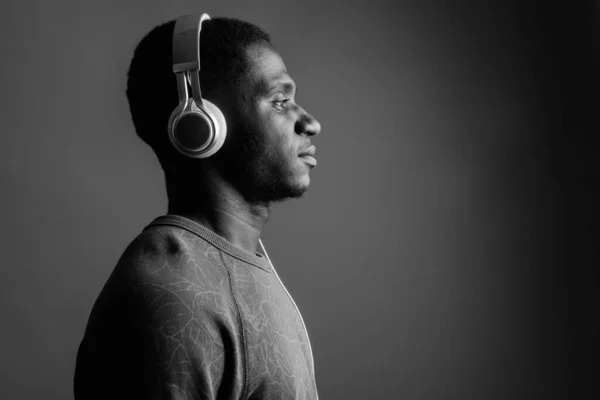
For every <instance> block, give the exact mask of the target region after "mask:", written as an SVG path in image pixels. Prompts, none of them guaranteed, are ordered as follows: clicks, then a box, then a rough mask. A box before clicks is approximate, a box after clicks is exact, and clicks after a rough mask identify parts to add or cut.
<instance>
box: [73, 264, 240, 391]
mask: <svg viewBox="0 0 600 400" xmlns="http://www.w3.org/2000/svg"><path fill="white" fill-rule="evenodd" d="M150 272H151V273H149V274H146V275H144V276H143V277H142V278H141V279H137V278H136V284H135V285H133V286H131V287H130V288H129V289H128V290H125V291H123V290H119V292H120V293H121V295H119V296H118V298H113V297H112V296H110V294H106V293H103V294H101V298H103V299H110V300H103V301H102V302H100V303H99V304H98V305H97V306H95V309H94V310H93V311H92V317H91V319H90V323H89V325H88V329H87V331H86V335H85V337H84V341H83V342H82V344H81V346H80V349H79V353H78V359H77V369H76V374H75V398H76V399H77V400H83V399H108V398H110V399H127V400H132V399H144V400H147V399H153V400H180V399H181V400H183V399H186V400H213V399H214V400H233V399H239V398H240V397H241V395H242V394H243V393H242V392H243V388H244V382H243V371H242V351H241V343H240V340H239V339H240V338H239V336H238V333H237V332H238V329H237V326H238V325H237V323H238V320H237V316H236V315H235V314H233V313H232V312H231V311H230V307H229V306H228V304H229V303H228V299H227V296H226V292H225V291H223V290H214V289H216V288H214V287H211V286H210V285H208V286H207V285H203V284H202V283H199V282H194V281H193V280H190V279H189V277H186V276H181V275H178V274H174V273H173V269H172V268H165V269H157V270H152V271H150ZM199 285H201V286H202V285H203V286H202V287H199ZM109 286H110V285H109ZM123 293H125V294H124V295H123Z"/></svg>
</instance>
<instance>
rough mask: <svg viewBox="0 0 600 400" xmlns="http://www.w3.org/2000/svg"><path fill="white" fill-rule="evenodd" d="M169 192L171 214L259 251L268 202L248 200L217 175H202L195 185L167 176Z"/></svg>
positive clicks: (235, 243) (242, 247)
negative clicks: (187, 219) (170, 178)
mask: <svg viewBox="0 0 600 400" xmlns="http://www.w3.org/2000/svg"><path fill="white" fill-rule="evenodd" d="M213 172H214V171H213ZM169 181H171V182H169ZM167 191H168V195H169V210H168V212H169V214H176V215H181V216H183V217H186V218H189V219H191V220H193V221H195V222H198V223H199V224H201V225H203V226H205V227H206V228H208V229H210V230H211V231H213V232H214V233H216V234H217V235H219V236H221V237H223V238H225V239H227V240H228V241H229V242H231V243H232V244H233V245H234V246H236V247H239V248H241V249H243V250H245V251H247V252H249V253H251V254H255V253H256V250H257V248H258V240H259V239H260V235H261V232H262V229H263V226H264V225H265V223H266V222H267V219H268V217H269V205H268V204H250V203H248V202H247V201H246V200H245V199H244V197H243V196H242V195H241V194H240V193H239V191H238V190H236V189H235V188H234V187H233V186H232V185H231V184H229V183H228V182H227V181H225V180H224V179H223V178H222V177H221V176H220V175H218V174H203V177H202V178H201V179H200V180H199V182H197V183H196V182H194V184H190V183H182V182H177V181H175V182H173V180H169V179H168V178H167Z"/></svg>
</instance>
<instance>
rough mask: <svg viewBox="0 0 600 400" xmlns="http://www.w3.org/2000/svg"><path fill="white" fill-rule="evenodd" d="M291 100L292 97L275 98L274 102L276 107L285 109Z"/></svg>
mask: <svg viewBox="0 0 600 400" xmlns="http://www.w3.org/2000/svg"><path fill="white" fill-rule="evenodd" d="M289 102H290V99H283V100H274V101H273V102H272V103H273V105H274V106H275V108H276V109H278V110H283V109H285V108H287V105H288V103H289Z"/></svg>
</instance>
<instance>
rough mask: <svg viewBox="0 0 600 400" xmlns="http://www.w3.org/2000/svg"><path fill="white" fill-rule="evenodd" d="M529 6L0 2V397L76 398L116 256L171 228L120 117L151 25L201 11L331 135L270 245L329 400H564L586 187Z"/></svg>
mask: <svg viewBox="0 0 600 400" xmlns="http://www.w3.org/2000/svg"><path fill="white" fill-rule="evenodd" d="M499 3H501V4H499ZM513 3H514V4H513ZM527 4H529V3H527ZM539 10H540V9H538V8H537V6H536V5H531V6H530V5H527V6H526V5H525V3H524V2H512V3H511V2H467V1H464V2H454V3H453V2H442V1H440V2H436V3H432V2H416V1H414V2H407V1H406V2H379V1H349V2H344V3H335V2H322V1H316V0H311V1H308V0H307V1H296V2H284V1H278V2H276V1H265V2H250V1H238V2H234V1H223V0H222V1H218V2H217V1H214V2H198V1H183V0H180V1H155V0H152V1H151V0H143V1H142V0H127V1H95V2H89V1H77V0H57V1H42V0H31V1H28V2H21V3H18V4H17V3H16V2H13V3H11V4H10V5H8V6H7V7H6V8H5V9H4V10H3V11H2V24H1V26H2V28H1V29H2V39H1V54H2V63H1V68H2V73H1V79H2V86H1V87H2V93H1V94H0V96H1V97H0V105H1V110H0V111H1V113H2V121H3V124H2V138H3V140H2V145H1V146H0V166H1V169H0V174H1V175H0V177H1V185H2V186H1V187H2V188H1V191H2V195H1V197H0V210H1V211H2V213H3V219H2V227H1V228H0V232H1V235H2V236H1V237H0V239H1V240H0V251H1V255H2V259H3V263H2V268H1V276H0V299H1V303H0V307H1V309H0V311H1V317H0V318H1V322H0V351H1V353H0V354H1V356H0V359H1V364H0V368H1V371H0V382H1V385H0V386H1V387H2V394H0V397H2V398H6V399H12V398H14V399H34V398H46V399H64V398H71V397H72V389H71V388H72V377H73V370H74V362H75V355H76V350H77V347H78V345H79V341H80V340H81V338H82V335H83V331H84V328H85V325H86V322H87V317H88V314H89V312H90V309H91V306H92V304H93V302H94V300H95V298H96V296H97V295H98V293H99V291H100V289H101V287H102V285H103V283H104V281H105V280H106V279H107V277H108V275H109V274H110V272H111V270H112V268H113V267H114V265H115V263H116V261H117V259H118V257H119V256H120V255H121V253H122V251H123V250H124V249H125V247H126V245H127V244H128V243H129V241H130V240H131V239H133V237H135V235H137V234H138V233H139V232H140V230H141V229H142V228H143V227H144V226H145V224H147V223H148V222H149V221H150V220H151V219H153V218H154V217H155V216H157V215H160V214H162V213H164V212H165V211H166V195H165V190H164V187H163V185H164V183H163V178H162V173H161V170H160V167H159V165H158V163H157V161H156V160H155V158H154V155H153V154H152V152H151V150H150V149H149V148H147V147H146V146H145V145H144V144H143V143H142V142H141V141H140V140H139V139H138V138H137V137H136V136H135V134H134V131H133V126H132V123H131V121H130V119H129V114H128V107H127V103H126V98H125V95H124V87H125V73H126V69H127V66H128V63H129V60H130V57H131V54H132V50H133V48H134V46H135V44H136V43H137V41H138V40H139V39H140V38H141V37H142V36H143V35H144V34H145V32H147V31H148V30H149V29H150V28H151V27H152V26H154V25H156V24H158V23H160V22H162V21H165V20H167V19H171V18H174V17H176V16H178V15H180V14H184V13H192V12H202V11H204V12H208V13H210V14H211V15H213V16H230V17H238V18H241V19H245V20H248V21H250V22H253V23H256V24H258V25H259V26H261V27H262V28H264V29H265V30H266V31H268V32H269V33H271V35H272V36H273V38H274V43H275V46H276V48H277V49H278V50H279V51H280V53H281V54H282V56H283V58H284V60H285V62H286V64H287V67H288V69H289V71H290V73H291V75H292V77H293V78H294V79H295V80H296V82H297V84H298V87H299V95H298V99H299V101H300V102H301V104H303V105H304V106H305V107H306V108H307V110H308V111H309V112H311V113H312V114H313V115H314V116H315V117H317V118H318V119H319V121H320V122H321V124H322V126H323V131H322V134H321V136H319V137H318V138H316V139H315V141H314V142H315V143H316V145H317V148H318V151H317V156H318V160H319V165H318V167H317V168H316V169H315V170H314V172H313V179H312V185H311V190H310V191H309V192H308V194H307V195H306V196H305V197H304V198H303V199H302V200H300V201H290V202H287V203H284V204H280V205H277V206H275V207H274V209H273V213H272V217H271V220H270V221H269V224H268V225H267V228H266V231H265V232H264V236H263V238H264V241H265V243H266V246H267V249H268V251H269V254H270V256H271V259H272V260H273V262H274V264H275V266H276V267H277V268H278V271H279V274H280V276H281V277H282V279H283V280H284V282H285V283H286V284H287V286H288V288H289V289H290V291H291V293H292V294H293V295H294V297H295V299H296V302H297V303H298V304H299V306H300V308H301V310H302V312H303V316H304V319H305V321H306V323H307V326H308V330H309V333H310V337H311V341H312V346H313V351H314V355H315V364H316V373H317V380H318V386H319V390H320V396H321V399H323V400H327V399H351V398H352V399H401V398H402V399H517V398H519V399H521V398H523V399H547V398H555V397H554V396H556V397H557V398H558V396H559V393H562V391H563V390H566V388H568V387H569V385H570V384H571V383H570V382H571V376H570V373H569V371H570V370H571V366H572V365H571V366H569V364H568V362H567V361H566V360H567V356H568V355H569V354H570V349H571V347H572V341H573V337H572V336H573V335H572V333H570V328H571V327H572V326H573V324H572V323H571V322H570V318H571V317H570V313H569V297H570V296H571V293H572V291H573V290H572V289H573V286H572V285H573V278H572V276H571V275H565V276H563V275H562V274H563V273H564V272H565V270H564V269H563V267H562V264H561V262H559V260H562V258H561V257H564V255H563V251H562V250H559V249H561V243H562V245H565V242H563V240H564V238H563V235H564V230H563V228H564V226H565V225H569V224H570V221H571V219H569V218H568V216H567V217H565V215H566V214H565V212H567V211H565V210H567V209H571V208H572V207H571V208H570V205H569V204H570V203H569V204H567V203H568V198H569V196H576V195H577V193H576V191H577V190H579V186H577V185H575V186H574V188H570V189H569V188H565V187H564V185H565V182H572V181H570V180H568V179H565V178H564V176H565V173H563V172H561V171H564V169H563V166H564V165H566V164H568V162H567V161H564V162H563V161H560V160H561V156H560V154H562V153H561V152H562V150H561V149H563V146H562V145H561V143H560V140H559V139H558V138H559V137H560V135H559V134H558V133H556V132H558V130H557V126H562V125H561V124H565V122H564V118H562V117H560V115H563V114H564V113H563V114H561V111H562V112H564V111H565V108H564V102H565V100H564V99H563V93H564V90H565V89H564V86H565V84H564V81H565V78H564V76H563V75H561V74H563V72H564V71H562V70H561V69H560V68H561V67H560V65H561V64H560V63H557V61H559V60H560V57H561V54H558V53H556V52H555V51H554V49H555V44H556V43H558V42H555V37H554V36H552V34H551V33H550V32H551V31H552V29H550V28H551V26H550V25H551V22H552V21H553V20H552V18H554V17H555V16H552V17H548V14H547V8H546V11H544V10H543V9H542V10H541V11H539ZM553 10H554V9H553ZM554 11H556V10H554ZM557 15H558V14H557ZM557 29H559V30H560V29H564V30H566V29H565V28H564V27H562V28H561V27H560V26H559V27H558V28H557ZM560 32H562V31H560ZM561 71H562V72H561ZM561 79H562V80H561ZM148 85H152V82H148ZM567 86H568V85H567ZM567 111H568V110H567ZM561 118H562V119H561ZM557 124H558V125H557ZM547 132H550V133H552V134H551V135H547V134H546V133H547ZM557 154H558V155H559V156H557ZM557 157H558V158H557ZM557 160H558V161H557ZM573 190H575V192H574V191H573ZM565 193H569V196H567V195H566V194H565ZM573 193H575V194H573ZM565 199H566V200H565ZM565 204H567V205H565ZM580 206H581V204H580ZM575 208H576V207H575ZM581 279H583V278H581ZM583 280H585V279H583Z"/></svg>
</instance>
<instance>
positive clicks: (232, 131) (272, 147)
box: [219, 43, 321, 203]
mask: <svg viewBox="0 0 600 400" xmlns="http://www.w3.org/2000/svg"><path fill="white" fill-rule="evenodd" d="M246 55H247V59H248V61H249V68H248V70H247V71H246V74H245V76H244V77H243V79H242V80H241V84H240V85H238V87H236V88H232V90H231V96H230V102H229V103H230V106H229V107H227V108H228V110H225V114H226V118H227V125H228V137H227V141H226V143H225V145H224V147H223V149H221V151H220V153H221V154H219V159H220V160H221V165H222V170H223V173H224V174H225V175H226V176H227V178H228V179H229V180H230V181H232V182H233V183H234V184H235V186H236V187H237V188H238V189H239V190H240V192H241V193H242V195H243V196H244V197H245V198H246V200H248V201H251V202H265V203H270V202H276V201H281V200H284V199H286V198H297V197H300V196H302V194H304V193H305V192H306V190H307V189H308V187H309V184H310V171H311V169H312V168H314V167H315V166H316V159H315V151H316V148H315V146H314V145H313V144H312V143H311V138H312V137H313V136H315V135H318V134H319V132H320V131H321V126H320V124H319V122H318V121H317V120H316V119H315V118H313V117H312V116H311V115H309V114H308V113H307V112H306V111H305V110H304V109H303V108H302V107H301V106H300V105H299V104H298V103H297V102H296V99H295V96H296V85H295V82H294V81H293V80H292V78H291V77H290V75H289V74H288V72H287V70H286V67H285V64H284V62H283V60H282V58H281V56H280V55H279V54H278V53H277V52H276V51H275V50H274V49H273V48H272V47H270V46H269V45H267V44H262V43H256V44H253V45H251V46H249V47H248V48H247V49H246Z"/></svg>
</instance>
